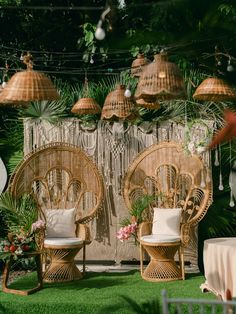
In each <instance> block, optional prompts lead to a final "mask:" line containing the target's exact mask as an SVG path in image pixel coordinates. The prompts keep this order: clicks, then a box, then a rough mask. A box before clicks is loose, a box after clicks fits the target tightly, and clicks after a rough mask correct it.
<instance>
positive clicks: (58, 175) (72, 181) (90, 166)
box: [10, 143, 103, 223]
mask: <svg viewBox="0 0 236 314" xmlns="http://www.w3.org/2000/svg"><path fill="white" fill-rule="evenodd" d="M10 187H11V191H12V192H13V194H14V195H16V196H19V195H22V194H23V193H31V194H32V195H33V197H34V198H35V200H36V201H37V203H38V205H39V208H40V209H41V210H42V212H43V211H44V210H45V209H65V210H66V209H70V208H74V207H75V208H76V217H75V219H76V220H77V221H79V222H80V223H87V222H88V221H90V220H91V219H92V218H93V217H94V216H95V215H96V214H97V212H98V210H99V208H100V206H101V202H102V199H103V181H102V178H101V175H100V174H99V171H98V170H97V167H96V165H95V164H94V162H93V161H92V160H91V159H90V158H89V157H88V156H87V155H86V154H85V153H84V152H83V151H82V150H81V149H79V148H78V147H76V146H73V145H70V144H65V143H53V144H48V145H45V146H42V147H40V148H39V149H38V150H36V151H35V152H33V153H32V154H30V155H28V156H26V157H25V158H24V160H23V162H22V163H21V164H20V165H19V166H18V168H17V170H16V172H15V174H14V175H13V177H12V178H11V183H10Z"/></svg>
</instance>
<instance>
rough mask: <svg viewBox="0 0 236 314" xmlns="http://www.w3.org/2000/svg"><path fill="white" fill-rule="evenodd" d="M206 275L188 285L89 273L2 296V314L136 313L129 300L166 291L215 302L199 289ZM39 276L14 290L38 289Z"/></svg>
mask: <svg viewBox="0 0 236 314" xmlns="http://www.w3.org/2000/svg"><path fill="white" fill-rule="evenodd" d="M204 280H205V279H204V277H203V276H202V275H196V274H194V275H193V274H192V275H187V277H186V280H185V281H181V280H180V281H172V282H168V283H152V282H147V281H144V280H143V279H142V278H141V276H140V273H139V272H138V271H136V270H134V271H129V272H125V273H87V274H86V276H85V277H84V278H83V279H82V280H79V281H76V282H71V283H60V284H44V288H43V289H42V290H40V291H38V292H36V293H35V294H32V295H29V296H18V295H13V294H6V293H3V292H0V313H9V314H31V313H32V314H33V313H34V314H41V313H42V314H54V313H55V314H56V313H57V314H61V313H62V314H77V313H83V314H86V313H89V314H93V313H103V314H104V313H105V314H106V313H107V314H110V313H127V314H128V313H136V312H135V309H134V307H132V306H131V305H130V304H129V302H127V301H126V298H131V299H132V300H133V301H134V302H136V303H137V304H143V303H145V302H149V301H152V300H156V299H158V298H159V299H161V291H162V289H166V290H167V293H168V296H169V297H177V298H178V297H180V298H201V299H206V298H208V299H215V297H214V295H212V294H203V293H202V292H201V290H200V289H199V286H200V284H201V283H203V282H204ZM35 282H36V275H35V274H34V273H33V274H28V275H26V276H24V277H22V278H19V279H18V280H16V281H15V282H14V283H12V284H11V285H10V287H12V288H15V289H22V290H23V289H27V288H30V287H33V286H34V283H35Z"/></svg>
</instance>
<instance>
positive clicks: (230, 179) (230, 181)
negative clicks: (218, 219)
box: [229, 141, 235, 207]
mask: <svg viewBox="0 0 236 314" xmlns="http://www.w3.org/2000/svg"><path fill="white" fill-rule="evenodd" d="M229 162H230V174H229V187H230V201H229V206H230V207H234V206H235V203H234V196H233V191H232V188H233V180H232V179H233V178H232V147H231V141H230V142H229Z"/></svg>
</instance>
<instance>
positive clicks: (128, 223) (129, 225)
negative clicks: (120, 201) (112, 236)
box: [117, 194, 155, 242]
mask: <svg viewBox="0 0 236 314" xmlns="http://www.w3.org/2000/svg"><path fill="white" fill-rule="evenodd" d="M154 200H155V197H154V196H153V195H148V194H146V195H143V196H141V197H139V198H138V199H137V200H135V201H134V202H133V204H132V210H131V211H130V215H131V218H125V219H123V221H122V222H121V228H120V230H119V231H118V233H117V238H118V239H119V240H120V241H121V242H123V241H124V240H128V239H129V238H130V237H131V236H134V238H135V241H136V238H137V229H138V225H139V224H140V223H141V222H142V221H143V212H144V210H145V209H147V208H148V207H149V206H150V204H151V203H152V202H153V201H154Z"/></svg>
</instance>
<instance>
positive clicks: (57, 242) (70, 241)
mask: <svg viewBox="0 0 236 314" xmlns="http://www.w3.org/2000/svg"><path fill="white" fill-rule="evenodd" d="M82 243H83V240H82V239H80V238H46V239H45V240H44V245H46V246H50V245H53V246H62V247H63V246H65V245H66V246H69V245H71V246H73V245H80V244H82Z"/></svg>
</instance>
